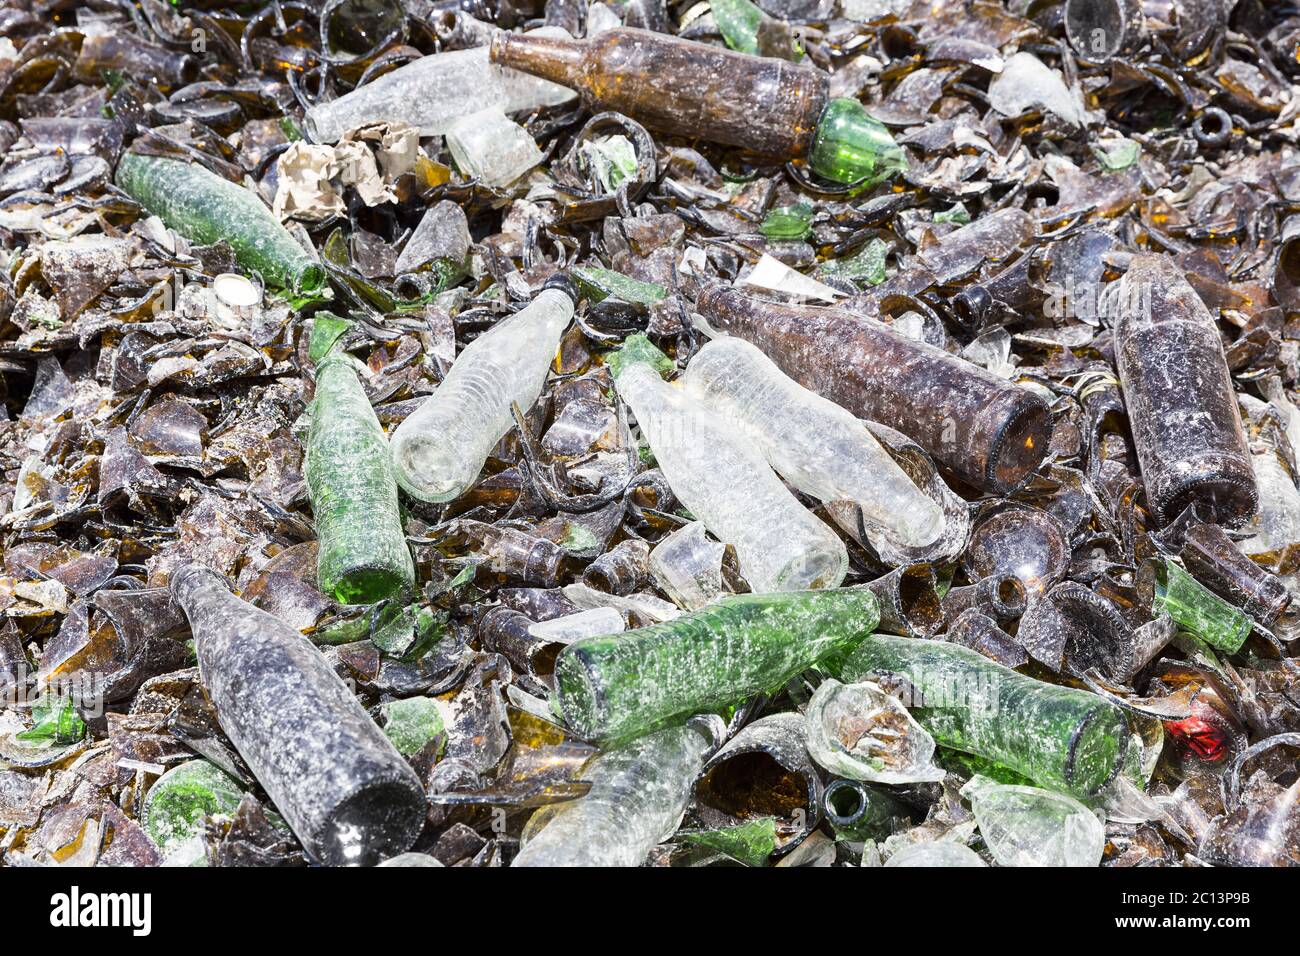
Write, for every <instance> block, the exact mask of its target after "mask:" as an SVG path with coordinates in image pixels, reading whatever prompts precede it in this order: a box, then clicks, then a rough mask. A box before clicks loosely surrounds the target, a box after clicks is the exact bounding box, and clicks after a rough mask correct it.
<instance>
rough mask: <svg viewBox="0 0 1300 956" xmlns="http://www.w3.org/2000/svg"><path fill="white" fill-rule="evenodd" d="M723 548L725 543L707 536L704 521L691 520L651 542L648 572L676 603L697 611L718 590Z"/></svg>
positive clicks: (714, 595) (717, 593) (717, 592)
mask: <svg viewBox="0 0 1300 956" xmlns="http://www.w3.org/2000/svg"><path fill="white" fill-rule="evenodd" d="M726 550H727V547H726V545H724V544H720V543H719V542H717V541H711V540H709V538H708V536H707V532H706V530H705V528H704V522H702V521H692V522H691V523H690V524H688V525H684V526H682V527H681V528H678V529H677V530H676V531H674V532H672V533H671V534H669V535H667V536H665V537H664V539H663V540H662V541H660V542H659V543H658V544H656V545H655V546H654V550H653V551H651V552H650V573H651V574H652V575H654V579H655V583H656V584H658V585H659V587H660V588H662V589H663V591H664V593H665V594H667V595H668V596H669V597H670V598H672V599H673V601H674V602H676V603H677V605H678V606H679V607H682V608H685V609H686V610H688V611H697V610H699V609H700V608H702V607H704V605H706V604H708V603H709V602H710V601H712V600H714V599H715V598H716V597H718V595H720V594H721V593H722V558H723V555H724V554H725V553H726Z"/></svg>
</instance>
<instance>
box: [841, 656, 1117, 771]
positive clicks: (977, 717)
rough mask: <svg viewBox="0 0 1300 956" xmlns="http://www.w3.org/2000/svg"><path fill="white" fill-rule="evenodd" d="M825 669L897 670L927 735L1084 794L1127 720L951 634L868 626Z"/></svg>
mask: <svg viewBox="0 0 1300 956" xmlns="http://www.w3.org/2000/svg"><path fill="white" fill-rule="evenodd" d="M827 669H828V670H830V671H831V672H832V673H833V674H835V676H836V677H838V678H839V679H840V680H842V681H845V682H857V681H862V680H869V679H870V678H869V676H868V675H871V674H873V673H878V672H886V673H893V674H901V675H902V676H904V677H906V678H907V679H908V681H910V682H911V684H912V685H913V687H915V688H916V690H917V691H918V692H919V695H920V696H919V699H918V700H915V701H913V703H912V704H911V705H909V707H908V710H909V711H910V712H911V714H912V716H913V717H915V718H916V720H917V721H918V722H919V723H920V724H921V726H922V727H924V728H925V729H926V730H928V731H929V732H930V733H931V734H932V735H933V736H934V739H935V740H936V741H938V742H939V743H940V744H942V745H943V746H945V747H951V748H953V749H954V750H963V751H966V752H967V753H972V754H976V755H977V756H980V757H984V758H985V759H987V760H991V761H993V762H995V763H998V764H1001V765H1002V766H1004V767H1007V768H1009V769H1011V770H1014V771H1016V772H1017V773H1021V774H1024V775H1025V776H1026V777H1028V778H1030V779H1031V780H1034V781H1035V782H1037V783H1038V784H1039V785H1041V786H1044V787H1050V788H1052V789H1056V790H1063V791H1065V792H1067V793H1071V794H1074V795H1076V796H1081V797H1087V796H1092V795H1093V794H1096V793H1097V792H1098V791H1100V790H1101V789H1102V788H1103V787H1104V786H1106V784H1108V783H1109V782H1110V781H1111V780H1112V779H1114V778H1115V776H1116V775H1117V774H1118V773H1119V771H1120V768H1121V766H1122V765H1123V763H1124V756H1125V751H1126V750H1127V748H1128V743H1129V728H1128V719H1127V718H1126V717H1125V715H1124V711H1123V710H1121V709H1120V708H1119V707H1117V706H1115V705H1114V704H1112V703H1110V701H1108V700H1106V699H1105V698H1102V697H1099V696H1097V695H1096V694H1091V693H1088V692H1087V691H1083V690H1076V689H1075V688H1073V687H1059V686H1057V685H1055V684H1048V683H1045V682H1043V681H1040V680H1035V679H1034V678H1032V677H1026V676H1025V675H1023V674H1018V673H1016V672H1015V671H1013V670H1011V669H1010V668H1007V667H1003V666H1002V665H1001V664H996V663H994V662H993V661H991V660H989V659H988V658H987V657H984V656H983V655H982V654H980V653H978V652H976V651H972V650H970V649H968V648H965V647H961V646H960V645H957V644H949V643H946V642H944V641H926V640H920V639H918V638H911V637H891V636H888V635H884V634H876V635H873V636H871V637H869V638H867V639H866V640H864V641H862V642H861V643H860V644H858V646H857V647H855V648H854V649H853V650H852V651H851V652H850V653H849V654H848V655H847V657H845V658H842V659H839V660H833V661H830V662H828V663H827ZM905 703H906V701H905Z"/></svg>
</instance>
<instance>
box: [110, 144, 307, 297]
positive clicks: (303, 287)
mask: <svg viewBox="0 0 1300 956" xmlns="http://www.w3.org/2000/svg"><path fill="white" fill-rule="evenodd" d="M117 184H118V185H119V186H121V187H122V189H124V190H125V191H126V192H127V194H128V195H129V196H130V197H131V198H132V199H134V200H135V201H136V202H138V203H140V204H141V205H142V206H144V207H145V208H146V209H148V210H149V212H151V213H153V214H154V215H155V216H157V217H158V218H160V219H161V220H162V221H163V222H164V223H165V224H166V225H167V226H168V227H169V228H171V229H175V230H176V231H177V232H178V233H180V234H181V235H182V236H184V237H185V238H186V239H189V240H190V241H191V242H197V243H202V244H204V245H211V244H213V243H216V242H220V241H223V240H224V241H225V242H226V243H228V244H229V245H230V248H231V249H233V250H234V251H235V257H236V259H237V260H238V261H239V265H240V267H241V268H243V269H246V270H248V271H250V272H257V273H259V274H260V275H261V276H262V278H263V279H265V280H266V282H268V283H269V284H271V285H274V286H279V287H281V288H284V289H287V290H289V291H290V292H292V293H294V294H297V295H301V294H305V293H312V292H315V291H317V290H320V289H322V288H324V286H325V270H324V269H323V268H322V267H321V265H320V263H318V262H317V261H316V260H315V259H314V258H313V257H312V256H311V254H310V253H308V252H307V250H306V249H304V248H303V247H302V246H301V245H300V244H299V243H298V241H297V240H296V239H294V238H293V236H291V235H289V231H288V230H287V229H285V228H284V226H282V225H280V223H279V221H278V220H277V219H276V218H275V216H274V215H272V213H271V210H270V209H268V208H267V207H266V203H264V202H262V200H261V199H259V198H258V197H257V196H256V195H254V194H253V193H251V192H249V191H248V190H247V189H244V188H243V187H242V186H237V185H235V184H234V183H232V182H230V181H229V180H226V179H222V178H221V177H220V176H218V175H216V174H215V173H211V172H208V170H206V169H204V168H203V167H202V166H198V165H195V164H192V163H184V162H181V161H180V160H175V159H163V158H160V157H157V156H141V155H139V154H137V153H125V154H124V155H123V156H122V159H121V160H120V161H119V162H118V165H117Z"/></svg>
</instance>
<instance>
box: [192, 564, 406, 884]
mask: <svg viewBox="0 0 1300 956" xmlns="http://www.w3.org/2000/svg"><path fill="white" fill-rule="evenodd" d="M170 588H171V594H172V597H173V598H174V599H175V601H176V603H177V604H179V605H180V607H181V609H182V610H183V611H184V612H185V616H186V618H188V619H189V623H190V630H191V631H192V633H193V635H194V649H195V653H196V654H197V656H198V659H199V675H200V677H201V678H202V680H203V686H204V688H205V689H206V690H207V693H208V696H209V697H210V698H211V700H212V703H213V706H214V707H215V708H216V711H217V717H218V718H219V719H220V721H221V728H222V730H224V731H225V732H226V735H227V736H228V737H229V738H230V741H231V743H233V744H234V745H235V749H236V750H238V751H239V755H240V756H241V757H243V758H244V762H245V763H247V764H248V767H249V769H250V770H252V771H253V775H254V776H255V777H256V778H257V781H258V783H260V784H261V785H262V786H263V788H265V790H266V792H267V794H269V795H270V797H271V800H272V802H273V803H274V804H275V808H276V809H277V810H279V811H280V813H281V814H283V816H284V818H285V820H287V821H288V823H289V826H290V827H291V828H292V829H293V832H294V834H295V835H296V836H297V837H298V839H299V840H301V841H302V844H303V846H304V847H305V848H306V849H307V852H308V853H309V854H311V856H312V857H314V858H315V859H317V860H319V861H320V862H322V863H325V864H327V865H335V866H338V865H359V866H365V865H369V864H372V863H378V862H379V861H380V860H383V859H385V858H387V857H389V856H392V855H394V854H396V853H401V852H402V851H404V850H406V849H408V848H409V847H410V846H411V844H412V843H414V842H415V838H416V837H417V836H418V835H419V833H420V829H421V828H422V827H423V826H424V814H425V797H424V788H423V787H421V785H420V781H419V779H418V778H417V777H416V775H415V772H414V771H413V770H412V769H411V768H410V766H409V765H408V764H407V762H406V761H405V760H404V759H403V758H402V755H401V754H399V753H398V752H397V750H396V748H395V747H394V746H393V745H392V743H391V742H390V741H389V740H388V738H387V737H385V736H384V733H383V731H381V730H380V729H379V728H378V727H377V726H375V723H374V721H372V720H371V719H370V716H369V715H368V714H367V713H366V712H365V710H364V709H363V708H362V706H361V704H360V703H359V702H358V701H357V698H356V697H355V696H353V694H352V691H351V690H349V689H348V686H347V685H346V684H344V683H343V681H342V679H341V678H340V677H339V676H338V674H336V673H335V672H334V669H333V668H332V667H330V665H329V663H328V662H327V661H326V660H325V657H324V656H323V655H322V654H321V653H320V652H319V651H317V650H316V648H314V647H313V646H312V645H311V644H310V643H309V642H308V641H306V640H304V639H303V636H302V635H301V634H300V633H298V630H297V629H296V628H294V627H292V626H290V625H288V624H286V623H284V622H283V621H281V620H280V619H279V618H277V617H274V616H273V615H271V614H268V613H267V612H265V611H263V610H261V609H260V608H256V607H254V606H253V605H251V604H247V603H245V602H244V601H241V600H240V599H239V598H237V597H235V595H233V594H231V593H230V590H229V589H228V588H227V586H226V582H225V580H224V579H223V578H222V577H221V575H219V574H217V573H216V572H215V571H213V570H211V569H210V568H207V567H204V566H203V565H201V564H197V563H191V564H187V565H183V566H181V567H180V568H178V569H177V570H176V571H175V572H174V573H173V574H172V576H171V582H170Z"/></svg>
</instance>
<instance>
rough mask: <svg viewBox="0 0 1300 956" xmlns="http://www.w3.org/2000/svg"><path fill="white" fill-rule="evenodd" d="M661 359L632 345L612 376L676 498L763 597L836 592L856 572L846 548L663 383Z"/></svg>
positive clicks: (638, 339) (641, 339)
mask: <svg viewBox="0 0 1300 956" xmlns="http://www.w3.org/2000/svg"><path fill="white" fill-rule="evenodd" d="M662 358H663V353H662V352H660V351H659V350H658V349H656V348H655V347H654V346H653V345H651V344H650V342H649V340H648V339H646V338H645V336H643V335H635V336H631V337H630V338H629V339H628V340H627V344H625V345H624V346H623V348H622V350H621V351H620V352H619V353H618V356H617V359H618V361H617V362H615V363H614V365H613V371H614V382H615V387H616V388H617V389H618V393H619V396H620V397H621V398H622V399H623V401H625V402H626V403H627V404H628V407H629V408H631V409H632V412H633V414H634V415H635V416H636V420H637V424H638V425H639V426H640V428H641V430H642V433H643V434H644V435H645V437H646V438H647V439H648V440H649V442H650V447H651V449H652V450H653V451H654V454H655V459H656V460H657V461H658V463H659V467H660V468H661V469H663V473H664V476H665V477H666V478H667V479H668V484H669V485H670V486H671V487H672V490H673V494H674V495H676V496H677V498H678V500H679V501H681V502H682V504H684V505H685V506H686V507H687V508H688V509H689V510H690V512H691V514H692V515H694V516H695V517H696V518H698V519H699V520H700V521H702V522H704V525H705V527H707V528H708V529H709V531H711V532H712V533H713V534H714V535H715V536H717V538H718V539H719V540H721V541H722V542H724V543H726V544H730V545H731V546H732V547H733V548H735V549H736V555H737V557H738V559H739V561H740V570H741V573H742V574H744V576H745V579H746V580H747V581H748V582H749V586H750V587H751V588H752V589H753V590H754V591H755V592H756V593H761V592H768V591H795V590H802V589H805V588H818V587H835V586H837V585H838V584H839V583H840V581H842V580H843V579H844V574H845V572H846V571H847V570H848V552H847V550H846V549H845V547H844V542H843V541H842V540H840V538H839V536H838V535H836V534H835V532H833V531H832V530H831V529H830V528H829V527H827V526H826V524H825V523H824V522H822V521H821V520H819V519H818V518H817V517H816V516H814V515H813V514H812V512H810V511H809V510H808V509H807V508H805V507H804V506H803V505H801V504H800V503H799V502H798V500H797V499H796V498H795V497H794V495H793V494H791V493H790V491H789V489H787V488H786V487H785V485H784V484H782V483H781V479H779V478H778V477H777V476H776V474H775V473H774V472H773V471H772V469H771V468H770V467H768V464H767V462H766V461H765V460H764V459H763V457H762V455H761V454H759V453H758V452H757V451H756V450H754V449H753V448H752V447H750V445H749V443H748V442H746V441H745V440H743V438H741V437H740V436H737V435H736V434H735V432H734V430H733V429H732V428H730V427H728V424H727V423H726V421H725V420H723V419H722V418H720V417H718V416H716V415H714V414H712V413H711V412H708V411H706V410H704V409H702V408H700V407H699V403H698V402H697V401H694V400H693V399H692V397H691V396H690V395H689V394H688V393H687V392H686V391H685V390H684V389H681V388H677V387H674V386H672V385H669V384H667V383H666V382H664V381H663V379H661V378H660V377H659V372H658V370H657V368H656V363H657V362H659V361H660V360H661V359H662Z"/></svg>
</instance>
